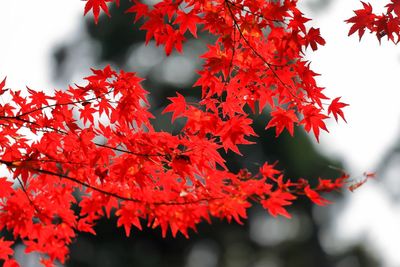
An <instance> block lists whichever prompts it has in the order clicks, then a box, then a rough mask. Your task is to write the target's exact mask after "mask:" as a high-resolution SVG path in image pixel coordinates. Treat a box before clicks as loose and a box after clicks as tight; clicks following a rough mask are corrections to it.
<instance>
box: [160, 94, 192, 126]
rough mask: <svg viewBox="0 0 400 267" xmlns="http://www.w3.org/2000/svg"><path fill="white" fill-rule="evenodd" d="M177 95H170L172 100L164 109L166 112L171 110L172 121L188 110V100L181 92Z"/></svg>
mask: <svg viewBox="0 0 400 267" xmlns="http://www.w3.org/2000/svg"><path fill="white" fill-rule="evenodd" d="M176 95H177V96H176V97H168V99H169V100H170V101H171V102H172V103H171V104H169V105H168V106H167V107H166V108H165V109H164V110H163V112H162V113H163V114H164V113H168V112H171V113H172V122H174V121H175V120H176V119H177V118H178V117H181V116H183V115H184V113H185V111H186V106H187V104H186V100H185V98H184V97H183V95H181V94H180V93H178V92H177V93H176Z"/></svg>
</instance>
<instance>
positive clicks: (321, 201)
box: [304, 185, 331, 206]
mask: <svg viewBox="0 0 400 267" xmlns="http://www.w3.org/2000/svg"><path fill="white" fill-rule="evenodd" d="M304 193H305V194H306V196H307V197H308V198H309V199H310V200H311V201H312V202H314V203H315V204H317V205H319V206H325V205H326V204H330V203H331V202H330V201H329V200H326V199H325V198H323V197H321V195H320V194H319V193H318V192H317V191H315V190H312V189H311V188H310V186H309V185H307V186H306V187H305V188H304Z"/></svg>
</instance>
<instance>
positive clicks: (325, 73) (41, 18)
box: [0, 0, 400, 267]
mask: <svg viewBox="0 0 400 267" xmlns="http://www.w3.org/2000/svg"><path fill="white" fill-rule="evenodd" d="M374 2H375V3H374ZM379 2H382V1H373V4H375V5H379V4H382V3H379ZM305 3H308V2H307V1H305ZM83 6H84V2H83V1H79V0H57V1H54V0H35V1H31V0H22V1H1V2H0V10H1V11H2V12H1V16H0V36H1V41H0V78H2V77H4V76H6V75H7V76H8V78H7V86H8V87H12V88H23V87H25V86H26V85H28V86H29V87H31V88H34V89H48V88H50V89H51V88H54V86H55V85H54V84H53V83H52V81H51V74H52V68H53V67H54V65H53V63H52V61H51V53H52V51H53V49H54V48H55V47H56V46H57V45H59V44H60V42H63V41H65V40H68V39H73V38H75V37H76V36H75V35H76V34H81V33H80V32H81V31H80V29H79V27H81V26H82V24H81V23H82V21H81V16H82V15H83ZM360 6H361V5H360V4H359V2H358V1H356V0H354V1H353V0H352V1H349V0H334V1H332V3H331V5H330V7H329V8H327V9H324V10H322V11H321V12H314V13H313V11H311V10H308V9H307V7H305V10H306V16H307V17H313V18H314V19H315V21H314V24H315V25H316V26H317V27H320V28H321V33H322V35H323V36H324V38H325V39H326V41H327V44H326V46H325V47H323V48H321V49H320V50H318V51H317V52H316V53H312V54H311V53H310V55H309V58H310V59H311V60H312V62H313V63H312V65H311V66H312V68H313V69H314V70H315V71H316V72H318V73H320V74H322V76H321V77H320V78H319V82H320V85H321V86H324V87H326V88H327V89H326V93H327V94H328V96H331V97H336V96H342V100H343V101H344V102H346V103H349V104H350V106H349V107H348V108H346V109H345V114H346V118H347V121H348V123H347V124H345V123H344V122H340V123H339V124H336V123H335V122H333V121H332V123H329V130H330V134H322V136H321V138H320V139H321V143H320V144H319V145H317V144H316V145H317V146H318V148H319V149H321V150H322V151H323V153H325V154H327V155H329V156H333V157H337V158H341V159H344V160H345V164H346V168H347V169H348V170H349V171H350V172H351V174H353V175H355V176H357V175H359V176H360V175H361V174H362V173H363V172H364V171H374V170H375V169H376V168H377V166H378V164H379V163H380V161H381V160H382V158H383V156H384V155H385V153H386V152H387V150H388V149H389V148H390V147H391V146H392V145H393V144H394V143H396V141H397V139H398V138H399V135H400V124H399V118H400V104H399V101H400V93H399V92H400V89H399V88H398V84H399V78H398V77H400V76H399V73H400V53H399V51H400V47H399V46H397V47H396V46H395V45H393V44H390V43H388V42H387V41H386V40H384V41H382V44H381V45H379V43H378V41H377V40H376V38H375V37H374V36H371V35H368V33H366V35H365V37H364V38H363V40H362V41H361V42H359V41H358V38H357V37H356V36H352V37H347V32H348V29H349V26H348V25H346V24H345V23H344V22H343V21H344V20H345V19H347V18H349V17H351V16H352V10H354V9H358V8H360ZM391 175H392V176H393V177H396V178H400V177H399V174H398V172H397V173H396V172H394V173H392V174H391ZM360 177H361V176H360ZM382 179H386V178H385V177H378V178H377V179H376V181H372V182H369V183H368V184H366V185H364V186H363V187H362V188H360V189H359V190H357V191H356V193H353V194H350V193H349V194H348V195H347V196H346V198H347V200H348V201H347V204H345V205H339V204H338V205H336V206H335V205H334V206H333V207H332V209H333V210H335V209H336V210H340V211H339V215H338V216H337V218H336V220H334V222H333V223H332V224H331V228H330V230H331V231H333V233H334V236H335V238H332V235H330V237H329V238H326V236H325V235H322V236H321V238H322V240H324V243H325V247H326V249H328V250H331V251H332V252H334V251H337V250H340V245H338V244H343V241H344V240H346V241H348V242H350V243H351V242H353V241H354V240H357V239H359V240H361V239H362V240H364V241H365V242H368V244H369V245H368V247H369V248H370V250H371V253H376V254H377V255H379V256H380V257H382V258H383V260H384V262H385V265H384V266H387V267H395V266H400V254H399V253H398V248H399V240H400V208H399V205H398V204H397V203H396V202H393V201H391V199H389V198H388V194H387V193H386V192H385V188H384V187H383V186H382V184H381V180H382Z"/></svg>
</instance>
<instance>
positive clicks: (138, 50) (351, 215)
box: [0, 0, 400, 267]
mask: <svg viewBox="0 0 400 267" xmlns="http://www.w3.org/2000/svg"><path fill="white" fill-rule="evenodd" d="M146 1H147V2H146V3H148V4H153V3H154V2H152V1H153V0H146ZM121 2H123V3H122V7H121V8H120V9H116V8H112V10H111V13H112V19H109V18H107V17H101V19H100V21H99V24H98V25H97V26H95V25H94V24H93V19H92V18H91V17H87V18H83V7H84V4H85V3H84V2H82V1H78V0H58V1H54V0H35V1H27V0H23V1H1V2H0V10H1V11H2V14H1V16H0V34H1V36H2V41H1V43H0V62H1V64H0V78H2V77H4V76H6V75H7V85H8V86H9V87H11V88H24V87H25V86H29V87H30V88H33V89H37V90H49V89H52V88H66V86H67V85H68V84H71V83H78V84H79V83H80V84H82V83H84V81H83V80H82V77H85V76H87V75H89V74H90V68H91V67H94V68H102V67H104V66H105V65H106V64H110V65H111V66H112V67H114V68H117V69H119V68H122V69H124V70H126V71H135V72H138V74H139V75H140V76H142V77H144V78H146V81H145V82H144V86H145V88H147V90H149V91H150V92H151V99H150V101H151V105H152V108H153V110H152V111H153V112H154V114H155V115H156V117H158V119H157V121H155V124H156V128H157V129H163V130H169V131H174V125H171V124H170V116H168V115H165V116H161V115H160V113H161V111H162V110H163V108H164V107H165V105H166V101H165V100H166V97H168V96H172V95H174V94H175V92H176V91H179V92H180V93H182V94H184V95H185V96H187V97H192V98H193V99H196V98H197V97H198V95H199V92H198V91H197V90H195V89H193V88H191V85H192V84H193V81H194V80H195V79H196V69H199V68H200V67H201V64H202V62H201V61H200V60H199V59H198V56H199V55H200V54H202V53H203V52H204V51H205V49H206V44H207V42H209V36H207V35H206V34H204V33H203V34H200V35H199V39H190V40H188V41H187V42H186V44H185V47H184V53H183V54H177V53H174V54H172V55H171V56H170V57H166V56H165V54H164V52H163V49H162V48H157V47H156V46H155V44H154V43H153V42H150V43H149V44H148V45H147V46H145V44H144V42H143V40H144V32H142V31H140V30H138V26H139V25H133V23H132V18H131V17H130V16H126V15H123V10H124V6H126V5H125V4H126V2H128V1H121ZM375 2H379V1H375ZM378 4H379V3H378ZM301 5H302V10H304V12H305V14H306V17H311V18H313V19H314V21H313V22H311V23H310V26H314V27H320V28H321V33H322V35H323V37H324V38H325V39H326V41H327V45H326V46H325V47H322V48H320V49H319V50H318V51H316V52H315V53H310V54H309V55H307V57H308V58H309V59H310V60H311V61H312V65H311V66H312V68H313V70H314V71H316V72H318V73H320V74H322V75H321V76H320V77H319V79H318V80H319V82H320V85H321V86H324V87H326V88H327V89H326V93H327V94H328V96H331V97H336V96H342V100H343V101H344V102H346V103H349V104H350V107H348V108H346V110H345V114H346V118H347V121H348V123H347V124H345V123H339V124H336V123H335V122H334V121H331V122H330V124H329V125H328V128H329V130H330V133H329V134H326V133H325V134H323V135H322V136H321V138H320V139H321V142H320V144H317V143H315V141H314V138H312V137H311V136H308V135H306V134H305V133H304V132H303V131H301V130H299V129H297V130H296V135H295V136H296V137H295V138H290V137H289V136H288V135H285V134H283V135H281V136H280V137H279V138H278V139H276V138H274V132H273V131H272V130H270V131H264V130H263V129H264V127H265V124H266V120H265V118H257V117H256V118H255V123H256V126H255V127H256V130H257V133H258V134H259V135H260V136H261V137H260V138H259V139H258V140H257V141H258V142H259V144H260V145H257V146H248V147H245V149H243V154H244V155H246V157H242V158H240V157H236V156H234V155H231V154H228V155H227V156H228V157H229V163H230V168H231V169H232V170H238V169H240V168H243V167H246V168H249V169H250V170H256V169H257V168H258V167H259V165H258V164H261V163H262V162H264V161H269V162H274V161H276V160H278V161H279V164H278V167H279V168H280V169H284V170H285V174H286V175H287V176H288V177H307V178H309V179H317V178H318V176H323V177H330V176H334V175H335V173H336V171H335V170H333V169H332V168H330V167H329V166H336V167H338V168H344V169H345V170H347V171H348V172H349V173H350V174H351V175H352V176H353V177H354V179H355V180H357V179H362V173H363V172H376V173H377V178H375V179H374V180H370V181H369V182H368V183H367V184H365V185H363V186H362V187H361V188H359V189H357V190H356V191H355V192H354V193H349V192H344V193H342V194H337V195H332V194H331V195H329V197H328V198H329V199H330V200H332V201H334V202H335V203H334V204H333V205H330V206H328V207H323V208H319V207H315V205H312V204H310V203H309V202H308V201H304V202H299V203H298V204H297V205H295V206H293V207H291V208H290V213H291V214H293V218H292V219H291V220H287V219H285V218H277V219H275V218H272V217H270V216H269V215H268V214H267V212H265V211H263V210H262V209H260V208H259V207H257V206H255V207H254V208H252V209H250V210H249V219H248V220H247V221H246V222H245V224H244V225H242V226H241V225H237V224H234V223H232V224H228V223H226V222H221V221H214V222H213V223H212V224H211V225H209V224H202V225H200V227H199V230H198V233H192V234H191V237H190V239H185V238H184V237H182V236H178V237H177V238H176V239H173V238H171V237H167V238H165V239H163V238H161V234H160V231H158V230H144V231H142V232H140V231H136V232H134V233H133V234H132V235H131V237H130V238H126V237H125V234H124V232H123V230H122V229H118V228H116V221H115V220H110V221H101V222H100V223H99V224H98V226H97V227H96V231H97V236H91V235H80V236H79V237H78V239H77V240H76V241H75V242H74V243H73V245H72V246H71V255H70V259H69V261H68V262H67V263H66V265H65V266H79V267H95V266H96V267H97V266H98V267H113V266H115V267H119V266H135V267H153V266H154V267H155V266H157V267H158V266H167V267H175V266H176V267H303V266H304V267H374V266H384V267H397V266H400V253H398V248H399V242H400V227H399V226H400V199H399V196H400V179H399V178H400V177H399V176H400V175H399V174H400V164H399V163H400V138H399V137H400V136H399V134H400V132H399V130H400V128H399V118H400V105H399V103H398V102H399V100H400V93H399V92H400V91H399V89H398V88H397V87H396V86H397V84H398V78H397V77H398V76H397V75H396V74H397V73H398V72H399V70H400V53H399V47H396V46H395V45H393V44H389V43H387V42H385V41H383V42H382V44H381V45H379V43H378V41H377V40H376V38H375V37H374V36H369V35H368V34H366V36H365V37H364V38H363V40H362V42H359V41H358V38H357V37H356V36H352V37H347V32H348V29H349V26H347V25H346V24H345V23H344V20H345V19H347V18H349V17H351V16H352V10H354V9H358V8H360V7H361V5H360V3H359V1H356V0H354V1H353V0H351V1H349V0H335V1H333V0H304V1H302V3H301ZM175 127H176V126H175ZM16 257H17V259H18V261H19V262H20V263H21V266H23V267H25V266H27V267H31V266H39V265H38V258H39V255H35V254H31V255H28V256H27V255H25V254H24V248H23V246H22V245H17V246H16Z"/></svg>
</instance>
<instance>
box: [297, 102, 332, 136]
mask: <svg viewBox="0 0 400 267" xmlns="http://www.w3.org/2000/svg"><path fill="white" fill-rule="evenodd" d="M302 113H303V115H304V118H303V119H302V120H301V121H300V124H304V129H305V130H306V132H309V131H310V130H311V129H312V130H313V132H314V135H315V138H316V139H317V142H319V130H320V129H322V130H324V131H326V132H329V131H328V129H327V128H326V125H325V122H324V121H323V120H324V119H327V118H329V117H328V116H326V115H324V114H322V113H321V109H319V108H316V107H315V106H313V105H307V106H305V107H303V108H302Z"/></svg>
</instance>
